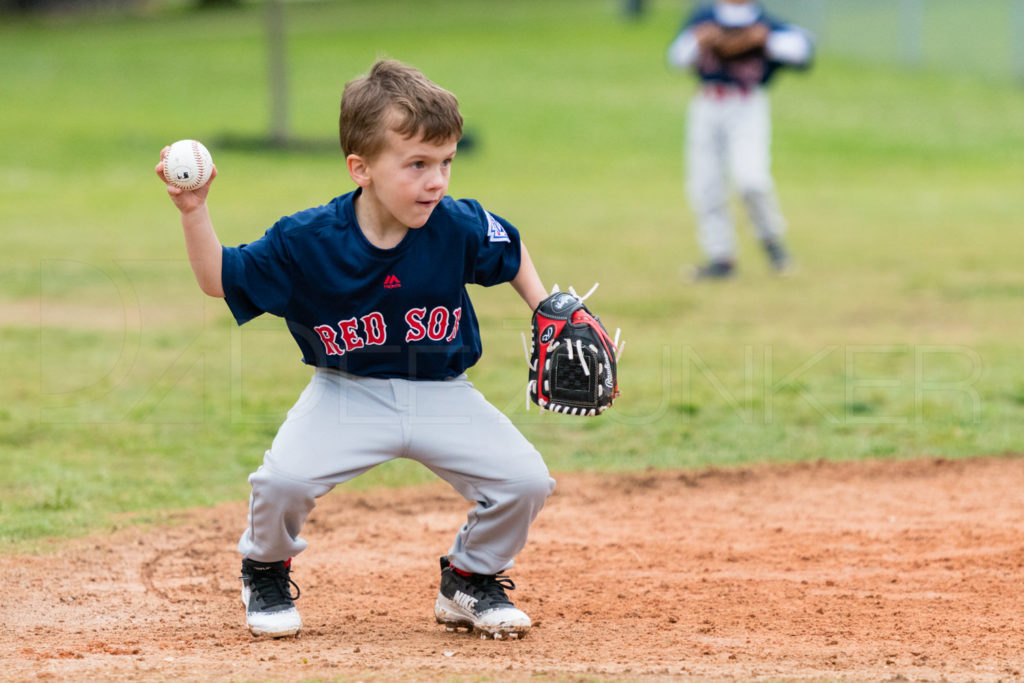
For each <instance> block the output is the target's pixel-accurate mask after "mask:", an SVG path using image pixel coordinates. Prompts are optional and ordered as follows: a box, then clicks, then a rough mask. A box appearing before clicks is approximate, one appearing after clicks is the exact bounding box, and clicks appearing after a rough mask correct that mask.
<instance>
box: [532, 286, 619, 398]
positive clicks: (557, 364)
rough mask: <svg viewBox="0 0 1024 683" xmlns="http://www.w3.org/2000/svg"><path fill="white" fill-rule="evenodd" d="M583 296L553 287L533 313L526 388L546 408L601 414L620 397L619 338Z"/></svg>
mask: <svg viewBox="0 0 1024 683" xmlns="http://www.w3.org/2000/svg"><path fill="white" fill-rule="evenodd" d="M591 291H593V290H591ZM583 298H586V297H583ZM583 298H581V297H579V296H577V295H576V294H575V292H573V293H570V292H555V293H553V294H552V295H551V296H549V297H547V298H546V299H544V300H543V301H541V302H540V304H539V305H538V306H537V310H536V311H534V313H533V321H532V325H531V327H532V332H533V340H532V345H531V349H530V381H529V386H528V392H529V396H530V399H531V400H532V401H533V402H534V403H536V404H537V405H539V406H540V407H541V408H542V409H544V410H550V411H553V412H556V413H563V414H566V415H586V416H593V415H600V414H601V413H603V412H604V411H605V410H607V409H608V408H609V407H610V406H611V405H612V402H613V401H614V400H615V399H616V398H617V397H618V396H619V379H618V358H617V354H618V348H617V345H616V341H613V340H612V338H611V337H609V336H608V331H607V330H605V328H604V325H602V324H601V321H600V319H598V318H597V317H596V316H594V315H593V314H591V312H590V311H589V310H588V309H587V307H586V306H584V305H583ZM617 336H618V335H617V334H616V337H617Z"/></svg>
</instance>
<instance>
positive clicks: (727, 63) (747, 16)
mask: <svg viewBox="0 0 1024 683" xmlns="http://www.w3.org/2000/svg"><path fill="white" fill-rule="evenodd" d="M813 54H814V43H813V40H812V38H811V36H810V34H809V33H808V32H807V31H805V30H804V29H802V28H800V27H798V26H794V25H792V24H788V23H784V22H782V21H780V20H779V19H776V18H774V17H772V16H770V15H768V14H767V13H765V11H764V8H763V7H762V6H761V5H760V3H757V2H750V1H749V0H718V1H717V2H714V3H707V4H703V5H700V6H698V7H697V8H696V9H695V10H694V11H693V13H692V14H691V15H690V16H689V17H688V18H687V20H686V22H685V23H684V24H683V27H682V29H681V30H680V32H679V35H678V36H677V37H676V39H675V40H674V41H673V42H672V45H671V46H670V47H669V49H668V61H669V64H670V65H671V66H673V67H675V68H678V69H687V70H692V71H694V72H695V73H696V74H697V77H698V79H699V81H700V83H699V86H700V87H699V89H698V91H697V93H696V95H695V96H694V97H693V99H692V100H691V102H690V106H689V112H688V117H687V128H686V153H685V157H686V189H687V194H688V196H689V199H690V203H691V206H692V208H693V209H694V211H695V212H696V215H697V231H698V241H699V243H700V247H701V249H702V251H703V252H704V256H705V259H706V261H705V263H704V264H702V265H700V266H698V267H697V268H696V269H695V271H694V273H693V274H692V277H693V279H695V280H705V279H721V278H728V277H730V276H731V275H732V274H733V272H734V271H735V269H736V237H735V230H734V227H733V220H732V217H731V215H730V212H729V197H730V192H729V190H730V185H729V183H730V180H731V181H732V184H733V185H734V186H735V189H736V192H737V193H738V194H739V196H740V198H741V199H742V201H743V204H744V206H745V207H746V210H747V213H748V215H749V216H750V220H751V222H752V223H753V227H754V230H755V231H756V233H757V237H758V238H759V239H760V241H761V244H762V246H763V248H764V250H765V253H766V255H767V256H768V259H769V261H770V262H771V264H772V267H773V268H774V269H775V270H776V271H777V272H779V273H785V272H786V271H787V270H789V269H790V267H791V263H790V258H789V254H788V252H787V250H786V246H785V244H784V242H783V234H784V233H785V230H786V221H785V219H784V218H783V216H782V211H781V210H780V208H779V201H778V198H777V196H776V193H775V183H774V180H773V179H772V175H771V111H770V105H769V101H768V95H767V92H766V91H765V88H766V86H767V85H768V83H769V82H770V81H771V79H772V77H773V76H774V75H775V73H776V71H777V70H778V69H779V68H780V67H792V68H798V69H806V68H808V67H809V66H810V63H811V60H812V57H813Z"/></svg>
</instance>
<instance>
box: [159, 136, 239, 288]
mask: <svg viewBox="0 0 1024 683" xmlns="http://www.w3.org/2000/svg"><path fill="white" fill-rule="evenodd" d="M168 149H169V148H168V147H164V149H163V150H162V151H161V152H160V163H159V164H157V165H156V174H157V176H159V178H160V180H161V182H163V183H164V184H165V185H167V194H168V195H170V197H171V201H173V202H174V205H175V206H176V207H178V211H180V212H181V227H182V229H183V230H184V232H185V248H186V250H187V251H188V261H189V263H190V264H191V265H192V272H193V273H194V274H195V276H196V282H198V283H199V288H200V289H201V290H203V293H204V294H208V295H209V296H213V297H219V298H223V297H224V287H223V285H222V284H221V261H222V258H223V257H222V254H223V251H222V250H223V246H222V245H221V243H220V239H218V238H217V233H216V232H214V230H213V221H212V220H211V219H210V209H209V207H208V206H207V205H206V195H207V194H209V192H210V183H212V182H213V179H214V178H216V177H217V167H216V166H214V167H213V172H212V173H211V174H210V180H208V181H207V183H206V184H205V185H203V186H202V187H200V188H197V189H195V190H183V189H181V188H180V187H175V186H174V185H171V184H168V183H167V181H166V180H164V161H163V160H164V157H165V156H166V155H167V150H168Z"/></svg>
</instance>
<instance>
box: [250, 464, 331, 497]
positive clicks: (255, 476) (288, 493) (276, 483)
mask: <svg viewBox="0 0 1024 683" xmlns="http://www.w3.org/2000/svg"><path fill="white" fill-rule="evenodd" d="M249 483H250V484H251V485H252V491H253V494H254V495H256V496H258V497H266V498H269V499H272V500H278V501H288V500H308V499H312V498H316V497H318V496H321V495H323V494H324V493H325V492H326V491H324V490H322V489H324V488H325V487H324V486H322V485H319V484H314V483H313V482H308V481H302V480H300V479H292V478H291V477H285V476H282V475H280V474H277V473H276V472H274V471H273V470H270V469H268V468H266V467H261V468H259V469H258V470H257V471H255V472H253V473H252V474H251V475H249Z"/></svg>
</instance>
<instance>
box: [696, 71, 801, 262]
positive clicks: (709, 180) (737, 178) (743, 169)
mask: <svg viewBox="0 0 1024 683" xmlns="http://www.w3.org/2000/svg"><path fill="white" fill-rule="evenodd" d="M685 156H686V169H687V171H686V179H687V180H686V191H687V194H688V195H689V198H690V203H691V205H692V206H693V209H694V210H695V212H696V214H697V230H698V239H699V242H700V245H701V248H702V249H703V251H704V253H705V255H706V256H707V257H708V259H709V260H711V261H732V260H733V259H734V258H735V256H736V236H735V231H734V228H733V219H732V216H731V215H730V211H729V196H730V189H731V188H730V180H731V181H732V185H734V186H735V189H736V192H737V194H738V195H739V196H740V198H741V199H742V201H743V205H744V206H745V207H746V210H747V214H748V215H749V217H750V221H751V223H752V224H753V227H754V231H755V233H756V234H757V237H758V239H760V240H762V241H769V240H778V239H780V238H781V237H782V235H783V233H784V232H785V230H786V221H785V219H784V218H783V215H782V211H781V209H780V208H779V200H778V197H777V195H776V193H775V181H774V179H773V178H772V174H771V111H770V104H769V100H768V94H767V93H766V92H765V91H764V90H763V89H761V88H755V89H754V90H752V91H750V92H747V93H744V94H740V93H739V92H736V93H735V94H730V95H726V96H724V97H716V96H712V95H709V94H707V93H705V92H703V91H702V92H699V93H697V94H696V95H695V96H694V98H693V99H692V100H691V102H690V107H689V115H688V117H687V124H686V150H685Z"/></svg>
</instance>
